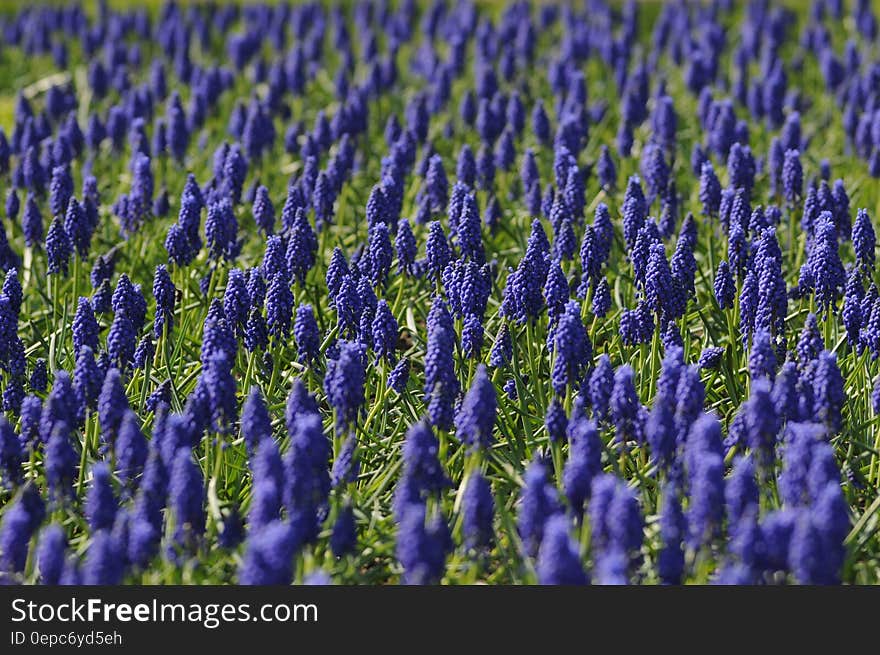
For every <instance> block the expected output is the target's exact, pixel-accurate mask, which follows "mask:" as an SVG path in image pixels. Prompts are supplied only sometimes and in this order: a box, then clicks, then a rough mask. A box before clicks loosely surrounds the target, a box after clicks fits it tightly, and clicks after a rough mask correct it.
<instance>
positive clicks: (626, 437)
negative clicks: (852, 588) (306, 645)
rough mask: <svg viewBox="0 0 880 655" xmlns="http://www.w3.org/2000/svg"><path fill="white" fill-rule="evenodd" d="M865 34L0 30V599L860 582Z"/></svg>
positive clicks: (859, 3) (875, 443)
mask: <svg viewBox="0 0 880 655" xmlns="http://www.w3.org/2000/svg"><path fill="white" fill-rule="evenodd" d="M131 4H132V5H137V4H138V3H131ZM877 21H878V18H877V14H876V13H875V12H874V10H873V7H872V5H871V3H870V2H867V1H865V0H854V1H852V2H842V1H841V0H814V1H813V2H812V3H811V4H810V5H809V6H807V5H805V4H803V5H802V4H801V3H792V4H790V5H788V4H780V3H777V2H770V1H764V0H752V1H750V2H748V3H738V2H730V1H725V0H714V1H713V2H706V3H702V4H697V3H685V2H679V3H669V4H661V3H644V4H643V3H626V4H620V3H612V4H610V5H607V4H605V3H604V2H602V1H601V0H585V1H584V2H576V3H571V4H567V3H566V4H563V3H559V4H554V3H549V2H547V3H539V2H525V1H515V2H509V3H502V2H453V1H451V0H450V1H445V0H433V1H431V2H428V1H424V0H418V1H416V0H361V1H358V2H355V3H339V4H332V5H331V4H330V3H319V2H315V3H308V4H302V3H289V4H288V3H281V4H267V5H262V4H260V5H258V4H244V5H241V4H234V3H230V2H227V1H226V0H224V1H222V2H219V3H214V4H210V5H208V4H205V5H202V4H197V3H195V4H189V3H181V4H176V3H173V2H167V3H163V4H158V3H147V8H146V9H144V8H140V9H135V8H131V7H126V5H125V4H124V3H110V4H109V5H107V4H100V5H99V4H98V3H94V6H93V5H92V3H84V4H83V5H82V6H81V7H80V6H74V5H70V6H60V5H57V6H46V7H41V6H29V7H27V8H22V9H16V8H11V7H10V8H7V9H6V10H5V12H0V34H2V46H0V126H2V131H0V194H2V198H3V201H4V207H3V208H2V209H0V217H2V218H0V224H2V228H3V229H2V230H0V266H2V269H3V271H5V281H3V282H2V292H0V389H2V414H0V581H2V582H4V583H8V584H21V583H23V584H48V585H57V584H64V585H70V584H246V585H264V584H290V583H306V584H331V583H332V584H389V583H391V584H396V583H402V584H438V583H442V584H474V583H488V584H536V583H537V584H587V583H591V584H694V583H696V584H709V583H711V584H716V583H718V584H840V583H856V584H873V583H877V582H880V537H878V530H880V494H878V491H880V421H878V416H880V377H878V374H880V363H878V360H877V359H878V355H880V291H878V287H877V283H876V282H877V280H878V275H877V271H876V249H877V248H876V246H877V243H876V237H875V228H874V225H875V221H876V220H877V219H878V218H880V183H878V179H880V47H878V22H877Z"/></svg>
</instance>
